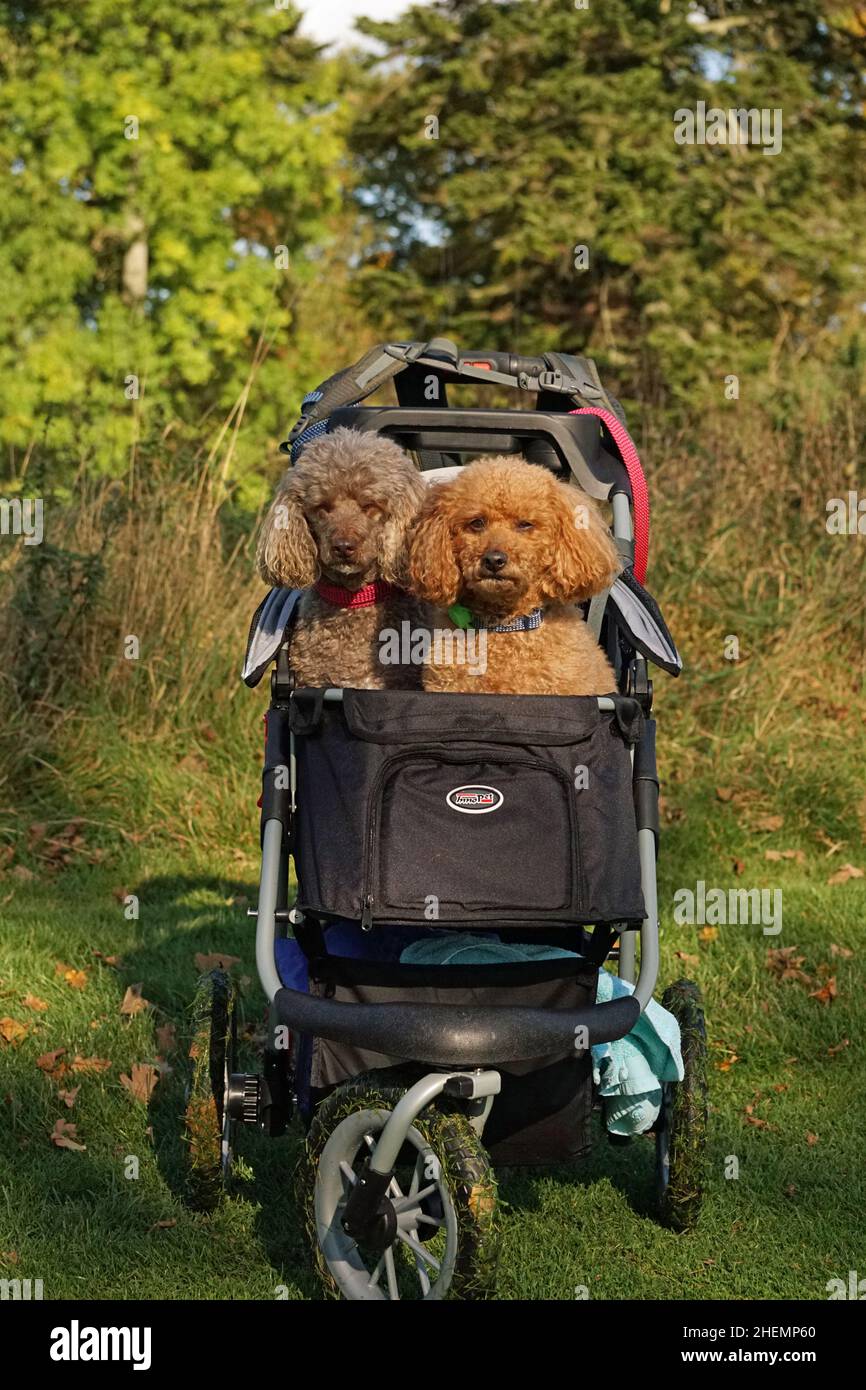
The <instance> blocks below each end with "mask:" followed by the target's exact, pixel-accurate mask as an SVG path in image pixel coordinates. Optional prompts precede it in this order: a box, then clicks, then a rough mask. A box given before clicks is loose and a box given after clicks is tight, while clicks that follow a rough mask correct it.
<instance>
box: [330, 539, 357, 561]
mask: <svg viewBox="0 0 866 1390" xmlns="http://www.w3.org/2000/svg"><path fill="white" fill-rule="evenodd" d="M356 548H357V547H356V545H355V542H354V541H334V549H335V550H336V552H337V554H338V555H339V557H340V559H341V560H351V558H352V556H353V555H354V554H355V550H356Z"/></svg>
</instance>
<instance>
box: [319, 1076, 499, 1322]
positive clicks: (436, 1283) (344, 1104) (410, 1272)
mask: <svg viewBox="0 0 866 1390" xmlns="http://www.w3.org/2000/svg"><path fill="white" fill-rule="evenodd" d="M412 1079H414V1078H412ZM410 1084H411V1083H410ZM403 1094H404V1090H403V1088H402V1087H401V1086H400V1085H399V1084H395V1077H394V1073H393V1072H391V1073H387V1072H385V1073H376V1072H369V1073H366V1074H365V1075H362V1076H359V1077H355V1078H354V1079H353V1080H351V1081H348V1082H345V1083H344V1084H343V1085H342V1086H339V1087H338V1088H337V1089H336V1090H335V1091H333V1092H332V1093H331V1095H330V1096H328V1097H327V1099H326V1100H324V1101H323V1102H322V1104H321V1105H320V1107H319V1109H318V1111H317V1113H316V1115H315V1117H314V1119H313V1122H312V1125H311V1126H310V1132H309V1134H308V1136H307V1143H306V1150H305V1153H304V1155H303V1157H302V1159H301V1165H300V1168H299V1174H298V1177H299V1197H300V1199H301V1201H302V1203H303V1206H304V1211H305V1217H306V1221H307V1225H308V1228H309V1231H310V1235H311V1237H312V1240H313V1243H314V1249H315V1252H316V1261H317V1266H318V1270H319V1274H320V1276H321V1278H322V1281H323V1283H324V1285H325V1288H326V1289H327V1290H328V1292H329V1293H330V1294H331V1295H333V1296H336V1297H342V1298H346V1299H351V1300H364V1299H374V1300H376V1299H443V1298H473V1299H474V1298H484V1297H486V1296H489V1295H490V1294H491V1293H492V1291H493V1287H494V1283H495V1264H496V1244H497V1223H496V1184H495V1179H494V1177H493V1172H492V1170H491V1167H490V1160H489V1158H488V1156H487V1154H486V1152H485V1150H484V1147H483V1145H482V1143H481V1140H480V1139H479V1137H478V1135H477V1134H476V1133H475V1131H474V1130H473V1128H472V1126H471V1125H470V1123H469V1121H468V1119H467V1118H466V1116H465V1114H463V1113H462V1112H461V1111H459V1110H457V1109H456V1108H449V1109H447V1110H440V1109H438V1108H435V1107H428V1109H427V1110H425V1111H424V1112H422V1114H421V1115H420V1116H419V1117H418V1119H417V1120H416V1121H415V1124H414V1125H413V1126H412V1128H411V1129H410V1131H409V1135H408V1139H407V1141H406V1143H405V1144H404V1146H403V1149H402V1151H401V1153H400V1155H399V1159H398V1163H397V1167H396V1169H395V1172H394V1178H393V1181H392V1182H391V1185H390V1186H389V1188H388V1193H387V1201H388V1203H389V1204H390V1206H391V1208H392V1210H391V1211H390V1212H389V1214H388V1215H389V1228H390V1235H389V1237H388V1238H387V1239H386V1240H385V1241H380V1242H376V1241H372V1242H371V1243H369V1244H365V1243H364V1242H363V1241H358V1240H355V1239H353V1238H352V1237H351V1236H349V1235H348V1234H347V1233H346V1232H345V1231H344V1230H343V1228H342V1225H341V1217H342V1214H343V1210H344V1208H345V1204H346V1199H347V1197H348V1194H349V1192H350V1190H351V1188H352V1187H353V1186H354V1184H355V1182H356V1181H357V1177H358V1174H359V1172H360V1170H361V1168H362V1166H363V1164H364V1162H365V1160H366V1159H367V1158H368V1157H369V1155H370V1153H371V1152H372V1150H373V1148H374V1147H375V1142H376V1138H377V1136H378V1135H379V1134H380V1133H381V1131H382V1129H383V1128H384V1126H385V1123H386V1122H387V1120H388V1118H389V1116H390V1113H391V1111H392V1110H393V1108H394V1106H395V1105H396V1104H397V1102H398V1101H399V1100H400V1098H401V1096H402V1095H403ZM383 1247H384V1248H383Z"/></svg>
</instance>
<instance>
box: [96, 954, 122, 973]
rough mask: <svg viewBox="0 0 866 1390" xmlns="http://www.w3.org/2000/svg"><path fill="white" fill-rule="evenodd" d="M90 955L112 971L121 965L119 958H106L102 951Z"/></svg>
mask: <svg viewBox="0 0 866 1390" xmlns="http://www.w3.org/2000/svg"><path fill="white" fill-rule="evenodd" d="M90 954H91V955H93V956H96V959H97V960H101V961H102V963H103V965H110V966H111V968H112V969H113V970H117V968H118V967H119V966H120V965H122V964H123V962H122V961H121V959H120V956H106V955H105V954H104V953H103V952H102V951H91V953H90Z"/></svg>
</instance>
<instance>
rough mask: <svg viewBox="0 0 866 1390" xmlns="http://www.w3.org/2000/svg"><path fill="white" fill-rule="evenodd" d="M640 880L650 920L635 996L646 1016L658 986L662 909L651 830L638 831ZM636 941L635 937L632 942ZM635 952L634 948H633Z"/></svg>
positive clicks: (646, 921) (645, 928)
mask: <svg viewBox="0 0 866 1390" xmlns="http://www.w3.org/2000/svg"><path fill="white" fill-rule="evenodd" d="M637 849H638V855H639V856H640V877H641V886H642V888H643V899H644V907H645V908H646V917H645V918H644V919H643V925H642V926H641V929H640V972H639V974H638V977H637V984H636V985H635V987H634V997H635V999H636V1000H637V1001H638V1003H639V1004H640V1010H641V1013H643V1011H644V1009H645V1008H646V1006H647V1004H648V1003H649V1001H650V999H652V993H653V990H654V989H655V986H656V980H657V979H658V973H659V909H658V897H657V894H656V840H655V835H654V834H653V832H652V831H651V830H639V831H638V832H637ZM633 940H634V938H632V941H633ZM632 951H634V946H633V945H632Z"/></svg>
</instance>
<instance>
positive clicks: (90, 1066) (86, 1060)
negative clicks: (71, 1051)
mask: <svg viewBox="0 0 866 1390" xmlns="http://www.w3.org/2000/svg"><path fill="white" fill-rule="evenodd" d="M110 1066H111V1061H110V1059H109V1058H108V1057H82V1056H81V1053H78V1054H77V1056H76V1058H75V1061H74V1062H73V1063H72V1070H73V1071H77V1072H81V1073H82V1074H83V1075H89V1074H90V1073H91V1072H101V1071H108V1068H109V1067H110Z"/></svg>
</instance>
